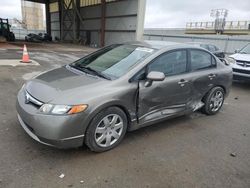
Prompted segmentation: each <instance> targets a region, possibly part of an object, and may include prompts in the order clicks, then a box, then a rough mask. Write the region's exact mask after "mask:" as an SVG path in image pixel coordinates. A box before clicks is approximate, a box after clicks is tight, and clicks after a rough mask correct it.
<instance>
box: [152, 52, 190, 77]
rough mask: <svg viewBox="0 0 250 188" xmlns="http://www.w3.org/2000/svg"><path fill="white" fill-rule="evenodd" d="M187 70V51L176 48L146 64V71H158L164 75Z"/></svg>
mask: <svg viewBox="0 0 250 188" xmlns="http://www.w3.org/2000/svg"><path fill="white" fill-rule="evenodd" d="M186 70H187V51H186V50H178V51H173V52H169V53H166V54H163V55H161V56H160V57H158V58H156V59H155V60H154V61H153V63H151V64H150V65H149V66H148V72H151V71H159V72H163V73H164V74H165V75H175V74H181V73H184V72H186Z"/></svg>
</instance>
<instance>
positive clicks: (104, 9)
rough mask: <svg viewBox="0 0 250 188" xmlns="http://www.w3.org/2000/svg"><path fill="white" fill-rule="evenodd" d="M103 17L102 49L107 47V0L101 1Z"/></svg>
mask: <svg viewBox="0 0 250 188" xmlns="http://www.w3.org/2000/svg"><path fill="white" fill-rule="evenodd" d="M101 7H102V17H101V37H100V38H101V41H100V45H101V47H103V46H105V28H106V18H105V17H106V0H101Z"/></svg>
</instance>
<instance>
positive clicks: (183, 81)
mask: <svg viewBox="0 0 250 188" xmlns="http://www.w3.org/2000/svg"><path fill="white" fill-rule="evenodd" d="M186 83H188V80H184V79H181V80H180V81H179V82H178V84H179V85H180V86H181V87H183V86H185V84H186Z"/></svg>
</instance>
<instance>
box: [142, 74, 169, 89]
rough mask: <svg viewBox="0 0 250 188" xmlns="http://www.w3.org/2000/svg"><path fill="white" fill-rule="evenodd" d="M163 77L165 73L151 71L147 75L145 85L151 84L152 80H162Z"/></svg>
mask: <svg viewBox="0 0 250 188" xmlns="http://www.w3.org/2000/svg"><path fill="white" fill-rule="evenodd" d="M164 79H165V74H164V73H163V72H157V71H151V72H150V73H148V75H147V81H146V83H145V87H149V86H151V85H152V83H153V82H154V81H163V80H164Z"/></svg>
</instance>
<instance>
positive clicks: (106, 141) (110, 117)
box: [85, 107, 128, 152]
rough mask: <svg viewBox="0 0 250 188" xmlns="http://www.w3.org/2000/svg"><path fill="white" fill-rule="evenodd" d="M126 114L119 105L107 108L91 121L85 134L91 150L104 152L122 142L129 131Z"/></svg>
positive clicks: (86, 142)
mask: <svg viewBox="0 0 250 188" xmlns="http://www.w3.org/2000/svg"><path fill="white" fill-rule="evenodd" d="M127 125H128V120H127V116H126V114H125V113H124V112H123V110H121V109H120V108H118V107H110V108H107V109H105V110H103V111H101V112H100V113H98V114H97V115H96V116H95V117H94V118H93V120H92V121H91V123H90V125H89V127H88V128H87V131H86V134H85V144H86V145H87V146H88V147H89V149H90V150H91V151H94V152H104V151H108V150H110V149H113V148H114V147H116V146H117V145H119V144H120V142H121V141H122V139H123V137H124V136H125V133H126V131H127Z"/></svg>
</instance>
